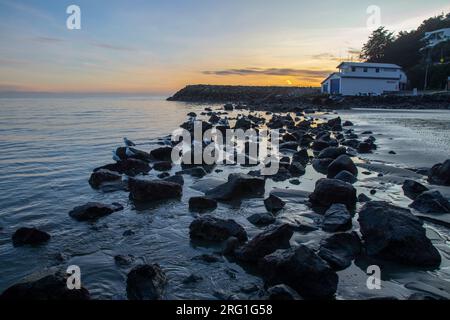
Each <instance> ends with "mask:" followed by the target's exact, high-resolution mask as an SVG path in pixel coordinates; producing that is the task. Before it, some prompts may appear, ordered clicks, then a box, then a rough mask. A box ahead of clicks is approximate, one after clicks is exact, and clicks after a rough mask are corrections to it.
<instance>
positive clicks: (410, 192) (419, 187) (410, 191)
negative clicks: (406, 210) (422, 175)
mask: <svg viewBox="0 0 450 320" xmlns="http://www.w3.org/2000/svg"><path fill="white" fill-rule="evenodd" d="M402 189H403V192H404V193H405V196H407V197H408V198H410V199H411V200H415V199H416V198H417V197H418V196H420V195H421V194H422V193H424V192H425V191H428V188H427V187H425V186H424V185H423V184H421V183H419V182H416V181H414V180H405V182H404V183H403V186H402Z"/></svg>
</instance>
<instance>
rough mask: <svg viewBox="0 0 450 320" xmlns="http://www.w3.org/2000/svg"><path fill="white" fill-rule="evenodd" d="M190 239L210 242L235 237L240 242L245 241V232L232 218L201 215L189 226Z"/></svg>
mask: <svg viewBox="0 0 450 320" xmlns="http://www.w3.org/2000/svg"><path fill="white" fill-rule="evenodd" d="M189 234H190V237H191V239H198V240H206V241H212V242H221V241H225V240H227V239H228V238H230V237H236V238H237V239H239V241H241V242H245V241H247V239H248V238H247V232H246V231H245V229H244V228H243V227H242V226H241V225H240V224H238V223H237V222H236V221H234V220H231V219H230V220H223V219H219V218H215V217H213V216H209V215H207V216H203V217H200V218H197V219H195V220H194V221H193V222H192V223H191V225H190V226H189Z"/></svg>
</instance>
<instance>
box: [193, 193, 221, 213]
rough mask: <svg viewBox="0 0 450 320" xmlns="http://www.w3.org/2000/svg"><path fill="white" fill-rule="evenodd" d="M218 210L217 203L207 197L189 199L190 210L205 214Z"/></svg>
mask: <svg viewBox="0 0 450 320" xmlns="http://www.w3.org/2000/svg"><path fill="white" fill-rule="evenodd" d="M216 208H217V201H216V200H214V199H209V198H206V197H192V198H190V199H189V210H191V211H196V212H204V211H208V210H214V209H216Z"/></svg>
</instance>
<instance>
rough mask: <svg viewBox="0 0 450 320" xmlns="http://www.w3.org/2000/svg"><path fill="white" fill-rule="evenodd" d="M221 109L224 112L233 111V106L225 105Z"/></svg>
mask: <svg viewBox="0 0 450 320" xmlns="http://www.w3.org/2000/svg"><path fill="white" fill-rule="evenodd" d="M223 109H224V110H225V111H233V110H234V107H233V105H232V104H231V103H227V104H226V105H224V106H223Z"/></svg>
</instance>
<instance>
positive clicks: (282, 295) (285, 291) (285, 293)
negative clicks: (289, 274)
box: [267, 284, 302, 301]
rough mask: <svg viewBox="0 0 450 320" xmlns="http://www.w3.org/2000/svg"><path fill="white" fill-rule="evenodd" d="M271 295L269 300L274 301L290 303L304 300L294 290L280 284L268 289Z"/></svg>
mask: <svg viewBox="0 0 450 320" xmlns="http://www.w3.org/2000/svg"><path fill="white" fill-rule="evenodd" d="M267 293H268V294H269V300H272V301H290V300H301V299H302V298H301V297H300V296H299V295H298V293H297V292H295V291H294V289H292V288H290V287H288V286H287V285H285V284H279V285H276V286H273V287H270V288H269V289H267Z"/></svg>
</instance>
